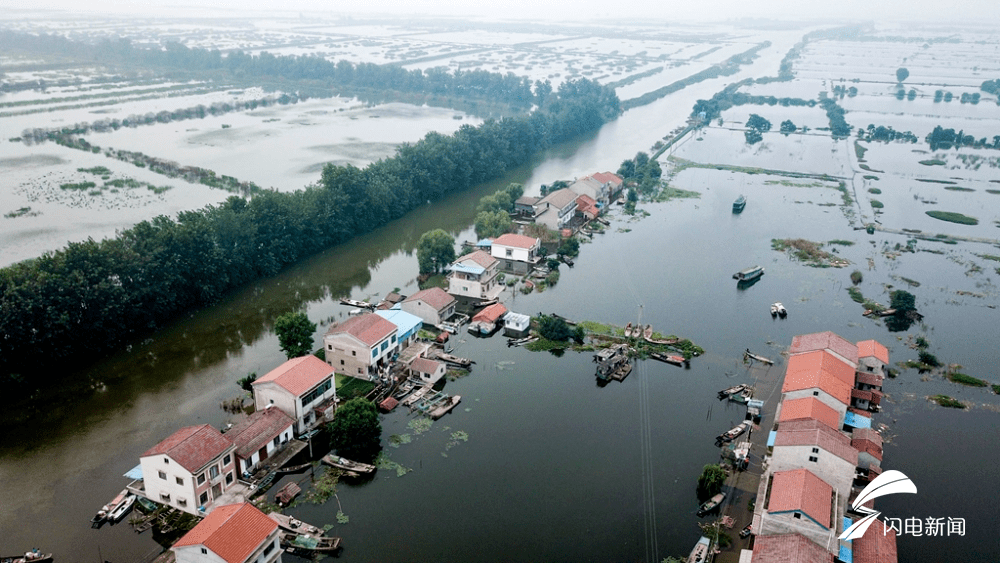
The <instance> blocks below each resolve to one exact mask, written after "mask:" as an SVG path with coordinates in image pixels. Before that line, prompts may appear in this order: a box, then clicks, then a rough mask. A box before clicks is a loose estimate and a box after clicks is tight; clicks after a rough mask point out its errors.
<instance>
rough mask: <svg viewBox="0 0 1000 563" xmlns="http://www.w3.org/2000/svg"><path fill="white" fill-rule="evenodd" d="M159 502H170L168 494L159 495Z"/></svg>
mask: <svg viewBox="0 0 1000 563" xmlns="http://www.w3.org/2000/svg"><path fill="white" fill-rule="evenodd" d="M160 500H162V501H163V502H170V493H160Z"/></svg>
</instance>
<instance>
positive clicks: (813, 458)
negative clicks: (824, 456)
mask: <svg viewBox="0 0 1000 563" xmlns="http://www.w3.org/2000/svg"><path fill="white" fill-rule="evenodd" d="M809 461H811V462H813V463H816V462H817V461H819V458H818V457H816V456H814V455H811V456H809Z"/></svg>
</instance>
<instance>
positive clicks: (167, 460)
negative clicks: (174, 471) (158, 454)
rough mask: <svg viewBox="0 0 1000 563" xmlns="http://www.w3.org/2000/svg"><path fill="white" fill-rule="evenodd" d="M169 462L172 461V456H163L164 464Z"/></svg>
mask: <svg viewBox="0 0 1000 563" xmlns="http://www.w3.org/2000/svg"><path fill="white" fill-rule="evenodd" d="M169 463H170V458H169V457H165V458H163V464H164V465H167V464H169Z"/></svg>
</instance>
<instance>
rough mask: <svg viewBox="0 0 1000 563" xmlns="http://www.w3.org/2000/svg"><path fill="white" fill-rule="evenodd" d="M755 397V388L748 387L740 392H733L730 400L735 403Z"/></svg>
mask: <svg viewBox="0 0 1000 563" xmlns="http://www.w3.org/2000/svg"><path fill="white" fill-rule="evenodd" d="M752 398H753V389H752V388H750V387H747V388H746V389H744V390H742V391H740V392H739V393H732V394H730V395H729V400H730V401H733V402H734V403H746V402H747V401H749V400H750V399H752Z"/></svg>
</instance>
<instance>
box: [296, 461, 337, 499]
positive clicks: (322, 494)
mask: <svg viewBox="0 0 1000 563" xmlns="http://www.w3.org/2000/svg"><path fill="white" fill-rule="evenodd" d="M338 482H340V471H339V470H336V469H327V470H326V471H325V472H324V473H323V475H321V476H320V478H319V479H316V480H315V481H313V485H312V489H310V490H309V492H308V493H306V495H305V496H304V497H302V502H308V503H311V504H323V503H325V502H326V501H328V500H330V499H331V498H333V496H334V495H336V494H337V483H338ZM295 504H297V502H294V503H292V505H293V506H294V505H295Z"/></svg>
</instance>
